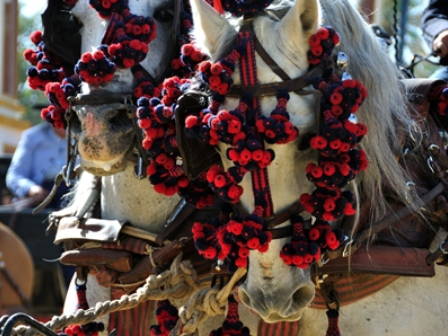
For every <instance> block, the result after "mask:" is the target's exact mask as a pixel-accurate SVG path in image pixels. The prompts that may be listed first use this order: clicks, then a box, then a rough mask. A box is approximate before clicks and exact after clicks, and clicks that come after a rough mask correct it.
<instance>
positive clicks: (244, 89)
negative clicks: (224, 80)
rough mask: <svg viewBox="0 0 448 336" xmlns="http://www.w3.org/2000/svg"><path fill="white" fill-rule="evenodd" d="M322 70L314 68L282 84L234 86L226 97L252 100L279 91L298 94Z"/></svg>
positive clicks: (273, 94)
mask: <svg viewBox="0 0 448 336" xmlns="http://www.w3.org/2000/svg"><path fill="white" fill-rule="evenodd" d="M322 73H323V69H322V68H320V67H316V68H314V69H312V70H311V71H308V72H307V73H306V74H305V75H303V76H300V77H298V78H295V79H290V80H285V81H282V82H275V83H268V84H259V85H253V86H250V85H249V86H238V85H234V86H232V88H231V89H230V91H229V93H228V94H227V95H226V97H232V98H240V97H242V96H245V95H247V94H250V95H251V96H252V97H254V98H262V97H269V96H276V95H277V93H278V91H279V90H286V91H288V92H299V91H300V90H302V89H303V88H305V87H307V86H308V85H310V79H311V78H313V77H317V76H320V75H322Z"/></svg>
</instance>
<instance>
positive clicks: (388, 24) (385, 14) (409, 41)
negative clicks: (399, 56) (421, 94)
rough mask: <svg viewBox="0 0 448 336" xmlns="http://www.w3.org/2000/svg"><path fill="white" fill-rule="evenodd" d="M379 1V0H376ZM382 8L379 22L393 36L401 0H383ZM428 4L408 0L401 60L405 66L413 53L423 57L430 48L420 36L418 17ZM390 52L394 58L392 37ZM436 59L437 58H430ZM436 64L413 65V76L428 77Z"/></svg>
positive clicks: (419, 0) (422, 63) (398, 19)
mask: <svg viewBox="0 0 448 336" xmlns="http://www.w3.org/2000/svg"><path fill="white" fill-rule="evenodd" d="M377 1H378V2H379V0H377ZM382 3H383V5H382V10H381V15H380V22H379V24H380V25H381V26H382V27H383V28H384V29H385V30H386V31H387V32H388V33H389V34H390V35H391V36H393V37H394V36H395V31H396V27H395V22H396V21H398V24H399V23H400V20H401V18H402V13H401V7H402V0H383V1H382ZM427 5H428V1H427V0H425V1H421V0H409V6H408V18H407V25H406V35H405V41H404V42H405V44H404V45H405V47H404V51H403V61H404V65H405V66H409V65H410V64H411V62H412V59H413V57H414V55H416V54H417V55H420V56H422V57H425V56H427V55H429V53H430V49H429V47H428V45H427V44H426V42H425V41H424V39H423V37H422V31H421V29H420V19H421V15H422V13H423V10H424V9H425V8H426V6H427ZM394 6H396V10H397V11H396V14H395V12H394ZM390 49H391V50H390V54H391V57H392V58H393V59H395V57H396V56H395V39H393V45H392V46H390ZM431 59H432V60H434V61H437V58H431ZM437 68H438V66H436V65H433V64H430V63H429V62H421V63H419V64H418V65H417V66H416V67H415V72H414V75H415V77H428V76H430V75H431V74H432V73H433V72H434V71H435V70H436V69H437Z"/></svg>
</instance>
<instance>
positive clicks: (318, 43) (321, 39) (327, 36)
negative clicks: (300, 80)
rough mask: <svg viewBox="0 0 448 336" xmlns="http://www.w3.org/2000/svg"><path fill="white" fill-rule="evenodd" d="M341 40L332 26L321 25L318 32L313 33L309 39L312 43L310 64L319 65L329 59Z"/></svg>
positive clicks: (309, 56)
mask: <svg viewBox="0 0 448 336" xmlns="http://www.w3.org/2000/svg"><path fill="white" fill-rule="evenodd" d="M339 42H340V40H339V35H338V34H337V33H336V32H335V30H334V29H333V28H332V27H328V26H323V27H320V28H319V29H318V30H317V32H316V34H313V35H311V37H310V38H309V40H308V43H309V45H310V50H308V62H309V63H310V65H312V66H316V65H319V64H320V63H321V62H322V61H323V60H325V59H327V58H328V57H329V56H330V55H331V53H332V52H333V49H334V47H335V46H337V45H338V44H339Z"/></svg>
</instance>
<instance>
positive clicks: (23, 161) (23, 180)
mask: <svg viewBox="0 0 448 336" xmlns="http://www.w3.org/2000/svg"><path fill="white" fill-rule="evenodd" d="M52 127H53V126H51V125H50V124H48V123H42V124H39V125H37V126H33V127H31V128H30V129H27V130H26V131H24V132H23V134H22V138H21V139H20V142H19V144H18V146H17V149H16V151H15V153H14V156H13V158H12V161H11V165H10V166H9V169H8V173H7V175H6V185H7V187H8V189H9V190H10V191H11V192H12V193H13V194H14V195H15V196H17V197H18V198H23V197H25V196H26V194H27V193H28V191H29V190H30V188H31V187H32V186H34V185H40V186H42V184H43V183H44V181H45V182H46V181H53V180H54V178H55V176H56V175H57V174H58V173H59V172H60V171H61V169H62V167H63V166H64V165H65V164H66V157H67V139H65V138H64V139H61V138H60V137H59V136H58V135H57V134H56V133H55V132H54V131H53V130H52V129H51V128H52Z"/></svg>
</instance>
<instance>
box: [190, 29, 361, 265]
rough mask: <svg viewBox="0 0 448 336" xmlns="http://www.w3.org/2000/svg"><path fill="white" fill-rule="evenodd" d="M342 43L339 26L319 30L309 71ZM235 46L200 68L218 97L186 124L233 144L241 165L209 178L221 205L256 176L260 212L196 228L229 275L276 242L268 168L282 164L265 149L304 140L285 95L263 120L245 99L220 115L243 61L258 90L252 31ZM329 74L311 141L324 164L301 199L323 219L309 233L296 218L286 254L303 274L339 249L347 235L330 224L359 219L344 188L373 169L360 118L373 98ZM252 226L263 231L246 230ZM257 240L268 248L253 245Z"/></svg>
mask: <svg viewBox="0 0 448 336" xmlns="http://www.w3.org/2000/svg"><path fill="white" fill-rule="evenodd" d="M337 44H339V35H338V34H337V33H336V32H335V31H334V29H333V28H331V27H321V28H319V30H318V31H317V33H316V34H315V35H313V36H312V37H311V38H310V51H309V52H308V58H309V63H310V66H320V65H321V64H322V66H325V64H323V63H324V62H323V61H325V60H327V59H328V58H329V56H330V55H331V53H332V52H333V49H334V47H335V45H337ZM236 45H237V47H236V48H235V49H234V50H233V51H232V52H231V53H230V55H229V56H227V57H225V58H223V59H221V60H219V61H218V62H217V63H214V64H212V63H211V62H208V61H207V62H203V63H201V64H200V66H199V71H200V76H201V79H202V80H203V81H204V82H205V83H207V84H208V85H209V88H210V90H211V91H212V92H213V95H212V102H211V104H210V106H209V107H208V108H207V109H204V110H203V111H201V112H200V113H199V114H197V115H191V116H189V117H187V119H186V123H185V124H186V132H187V134H188V135H189V136H191V137H195V138H197V139H200V140H202V141H204V142H207V143H209V144H211V145H217V144H219V143H225V144H228V145H230V148H228V149H227V153H226V154H227V158H228V159H229V160H231V161H232V162H233V163H234V166H233V167H231V168H230V169H228V170H227V171H224V170H223V169H222V168H220V167H218V166H214V167H211V168H210V170H209V172H208V174H207V180H208V182H209V184H210V186H211V188H212V189H213V190H214V191H215V193H217V194H218V196H219V197H221V199H223V200H224V201H226V202H229V203H233V204H234V203H238V202H239V199H240V197H241V195H242V193H243V190H242V188H241V187H240V188H238V187H239V185H238V184H239V183H240V182H241V180H242V179H243V177H244V175H245V174H246V173H247V172H250V173H251V174H252V181H253V189H254V190H253V191H254V196H255V208H256V211H255V212H254V213H253V214H251V215H249V216H248V217H247V218H245V219H244V220H241V219H238V220H235V219H234V218H231V219H230V220H228V221H222V220H221V221H220V220H218V219H213V220H211V221H209V222H207V223H195V226H194V227H193V238H194V240H195V246H196V248H197V249H198V251H199V253H200V254H201V255H203V256H204V257H205V258H208V259H214V258H218V259H220V260H223V261H226V262H227V266H228V269H229V271H234V270H235V269H236V267H245V266H246V265H247V256H246V255H247V254H248V251H249V250H251V249H259V248H261V249H259V251H260V252H263V251H265V250H267V248H268V243H267V244H266V242H269V241H270V236H269V234H266V233H267V231H266V230H267V228H266V227H265V226H264V224H263V219H262V218H263V216H270V215H272V204H271V202H272V200H270V194H269V192H266V190H269V180H268V176H267V171H266V167H267V166H269V165H270V164H271V162H272V161H273V160H274V159H275V153H274V152H273V151H272V150H270V149H269V150H266V149H264V143H269V144H285V143H289V142H291V141H294V140H295V139H297V137H298V130H297V128H296V127H294V125H293V124H292V123H291V122H290V116H289V113H288V112H287V102H288V100H289V98H290V97H289V94H288V93H287V92H285V91H283V90H279V91H278V94H277V101H278V102H277V106H276V107H275V109H274V110H273V111H272V112H271V114H270V115H269V116H263V115H261V113H260V109H259V103H258V101H257V99H253V98H252V97H251V96H250V95H246V96H245V97H242V98H241V99H240V102H239V104H238V105H237V107H236V108H235V109H234V110H231V111H227V110H219V106H220V105H221V103H222V102H223V101H224V99H225V95H226V94H227V93H228V92H229V90H230V89H231V86H232V85H233V81H232V78H231V76H232V74H233V73H234V71H235V66H236V63H237V62H240V63H242V64H244V66H243V65H241V66H240V67H241V81H242V83H243V84H244V85H256V72H255V73H244V69H245V68H248V66H246V64H247V63H250V62H254V58H253V53H254V50H253V40H252V36H251V33H247V32H246V33H240V34H239V35H238V38H237V43H236ZM253 68H254V69H256V66H253ZM327 76H330V77H329V78H325V79H323V78H318V79H313V80H312V83H311V84H313V86H314V87H315V88H316V89H317V90H320V91H321V92H322V98H321V104H320V105H321V109H322V111H323V112H322V114H323V124H322V126H321V129H320V130H319V131H318V134H317V135H316V136H314V137H313V138H311V140H310V147H311V148H312V149H314V150H316V151H317V152H318V162H317V163H310V164H308V166H307V168H306V176H307V178H308V179H309V180H310V181H311V182H313V183H314V184H315V185H316V189H315V190H314V191H313V192H312V193H311V194H303V195H301V196H300V198H299V199H300V202H301V203H302V205H303V206H304V208H305V211H306V212H309V213H310V214H311V215H312V216H314V217H315V218H316V221H315V223H314V225H312V227H311V229H305V228H304V226H303V224H304V221H303V219H302V217H300V216H293V217H292V218H291V225H292V226H293V230H294V231H293V232H294V233H293V236H292V238H291V241H290V242H289V243H287V244H286V245H285V246H284V247H283V249H282V250H281V253H280V256H281V258H282V260H283V261H284V262H285V263H286V264H288V265H291V266H296V267H299V268H307V267H308V266H309V265H310V264H312V263H314V262H315V261H317V260H319V259H320V258H321V255H322V254H323V253H325V252H326V251H327V250H335V249H337V248H338V247H339V246H340V243H341V242H342V241H343V240H344V234H343V232H342V230H339V229H332V228H331V225H330V224H329V222H330V221H335V220H337V219H339V218H341V217H342V216H343V215H353V214H354V213H355V210H354V209H353V206H352V204H353V202H354V196H353V194H352V193H351V192H350V191H344V190H343V188H344V187H345V186H346V185H347V184H348V183H349V182H350V181H351V180H353V179H354V178H355V177H356V175H357V174H358V173H359V172H360V171H363V170H365V169H366V168H367V165H368V161H367V158H366V154H365V152H364V151H363V150H362V149H360V148H358V143H359V142H360V141H361V139H362V138H363V136H364V135H365V134H366V133H367V128H366V126H365V125H364V124H361V123H357V122H356V121H355V119H356V118H355V117H354V113H356V111H357V110H358V109H359V107H360V105H361V104H362V102H363V101H364V99H365V98H366V97H367V92H366V90H365V88H364V87H363V86H362V85H361V83H359V82H358V81H356V80H353V79H345V80H341V79H340V78H339V77H337V76H336V75H334V74H333V75H328V74H327ZM266 188H267V189H266ZM263 196H265V197H264V198H263ZM260 209H261V210H260ZM248 222H249V223H251V225H252V224H253V223H257V225H253V226H251V225H247V223H248ZM254 227H256V229H254V230H252V231H250V234H247V231H248V228H251V229H252V228H254ZM245 235H247V237H246V236H245ZM248 237H249V238H248ZM254 237H255V238H254ZM266 237H267V240H266ZM255 239H256V240H257V241H259V242H261V244H260V245H258V244H253V242H254V241H255Z"/></svg>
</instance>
